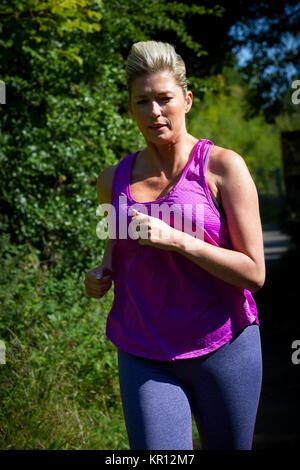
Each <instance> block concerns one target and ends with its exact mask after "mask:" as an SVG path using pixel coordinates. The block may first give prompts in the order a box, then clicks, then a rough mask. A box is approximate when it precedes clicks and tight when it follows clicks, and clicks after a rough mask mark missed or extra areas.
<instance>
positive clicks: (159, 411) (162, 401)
mask: <svg viewBox="0 0 300 470" xmlns="http://www.w3.org/2000/svg"><path fill="white" fill-rule="evenodd" d="M118 361H119V380H120V391H121V398H122V404H123V413H124V419H125V424H126V428H127V434H128V439H129V444H130V448H131V449H133V450H145V449H146V450H191V449H193V441H192V417H191V408H190V403H189V398H188V396H187V393H186V390H185V388H184V385H182V383H181V382H180V381H178V380H176V378H174V376H172V373H171V371H172V370H174V368H176V365H175V364H174V363H170V364H168V363H164V362H160V361H152V360H148V359H144V358H140V357H136V356H132V355H129V354H127V353H124V352H122V351H120V350H119V352H118Z"/></svg>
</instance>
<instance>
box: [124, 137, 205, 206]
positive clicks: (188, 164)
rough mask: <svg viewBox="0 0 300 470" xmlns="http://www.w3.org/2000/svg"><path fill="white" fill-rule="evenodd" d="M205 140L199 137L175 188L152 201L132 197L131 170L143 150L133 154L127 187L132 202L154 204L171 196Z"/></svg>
mask: <svg viewBox="0 0 300 470" xmlns="http://www.w3.org/2000/svg"><path fill="white" fill-rule="evenodd" d="M203 141H204V139H199V140H198V141H197V142H196V144H195V146H194V149H193V153H192V156H191V157H190V159H189V161H188V162H187V164H186V165H185V167H184V169H183V171H182V173H181V176H180V178H179V180H178V181H177V183H176V184H175V186H173V188H172V189H171V190H170V191H169V192H168V193H167V194H165V195H164V196H162V197H160V198H158V199H153V200H152V201H145V202H140V201H137V200H136V199H134V198H133V197H132V194H131V188H130V185H131V172H132V167H133V162H134V160H135V158H136V157H137V156H138V154H139V153H140V152H142V150H139V151H138V152H136V153H134V154H132V158H131V161H130V164H129V183H128V185H127V188H126V191H127V196H128V198H129V199H130V200H131V201H132V202H134V203H135V204H152V203H154V202H159V201H162V200H164V199H165V198H166V197H168V196H170V194H172V192H174V191H175V189H177V188H178V186H179V185H180V184H181V182H182V180H183V179H184V177H185V175H186V173H187V171H188V169H189V167H190V165H191V163H192V161H193V160H194V156H195V154H196V151H197V149H198V146H199V144H200V143H201V142H203Z"/></svg>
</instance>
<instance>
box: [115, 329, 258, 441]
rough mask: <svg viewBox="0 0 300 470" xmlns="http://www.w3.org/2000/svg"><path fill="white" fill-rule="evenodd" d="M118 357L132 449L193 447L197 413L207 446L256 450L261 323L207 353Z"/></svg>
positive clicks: (120, 352) (123, 353) (120, 355)
mask: <svg viewBox="0 0 300 470" xmlns="http://www.w3.org/2000/svg"><path fill="white" fill-rule="evenodd" d="M118 360H119V379H120V390H121V397H122V403H123V412H124V418H125V423H126V428H127V433H128V439H129V443H130V447H131V449H132V450H145V449H146V450H192V449H193V440H192V413H193V415H194V417H195V422H196V424H197V428H198V432H199V436H200V441H201V448H202V449H234V450H238V449H239V450H242V449H245V450H249V449H251V446H252V437H253V431H254V425H255V419H256V413H257V407H258V403H259V397H260V390H261V380H262V360H261V345H260V332H259V327H258V326H257V325H255V324H253V325H250V326H248V327H247V328H245V329H244V330H243V331H242V332H240V333H239V334H238V335H237V336H236V337H235V338H234V339H233V340H231V341H229V342H228V343H226V344H225V345H224V346H222V347H221V348H219V349H218V350H217V351H215V352H213V353H210V354H208V355H206V356H202V357H197V358H192V359H180V360H177V361H168V362H167V361H155V360H151V359H145V358H142V357H137V356H132V355H130V354H127V353H125V352H123V351H120V350H119V351H118Z"/></svg>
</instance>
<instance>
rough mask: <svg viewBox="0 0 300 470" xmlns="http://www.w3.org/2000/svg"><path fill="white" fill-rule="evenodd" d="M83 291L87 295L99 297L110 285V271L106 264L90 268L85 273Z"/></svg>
mask: <svg viewBox="0 0 300 470" xmlns="http://www.w3.org/2000/svg"><path fill="white" fill-rule="evenodd" d="M84 285H85V291H86V294H87V296H88V297H93V298H95V299H101V297H103V296H104V295H105V294H106V292H107V291H109V289H110V288H111V285H112V271H111V270H110V269H109V268H107V267H106V266H103V265H101V266H98V268H94V269H91V271H88V272H87V273H86V275H85V280H84Z"/></svg>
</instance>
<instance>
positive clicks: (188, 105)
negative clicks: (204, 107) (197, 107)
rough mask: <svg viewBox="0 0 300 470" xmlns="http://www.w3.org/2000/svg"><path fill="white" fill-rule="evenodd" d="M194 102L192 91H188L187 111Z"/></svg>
mask: <svg viewBox="0 0 300 470" xmlns="http://www.w3.org/2000/svg"><path fill="white" fill-rule="evenodd" d="M192 104H193V93H192V92H191V91H188V92H187V97H186V100H185V112H186V113H188V112H189V110H190V109H191V107H192Z"/></svg>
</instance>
